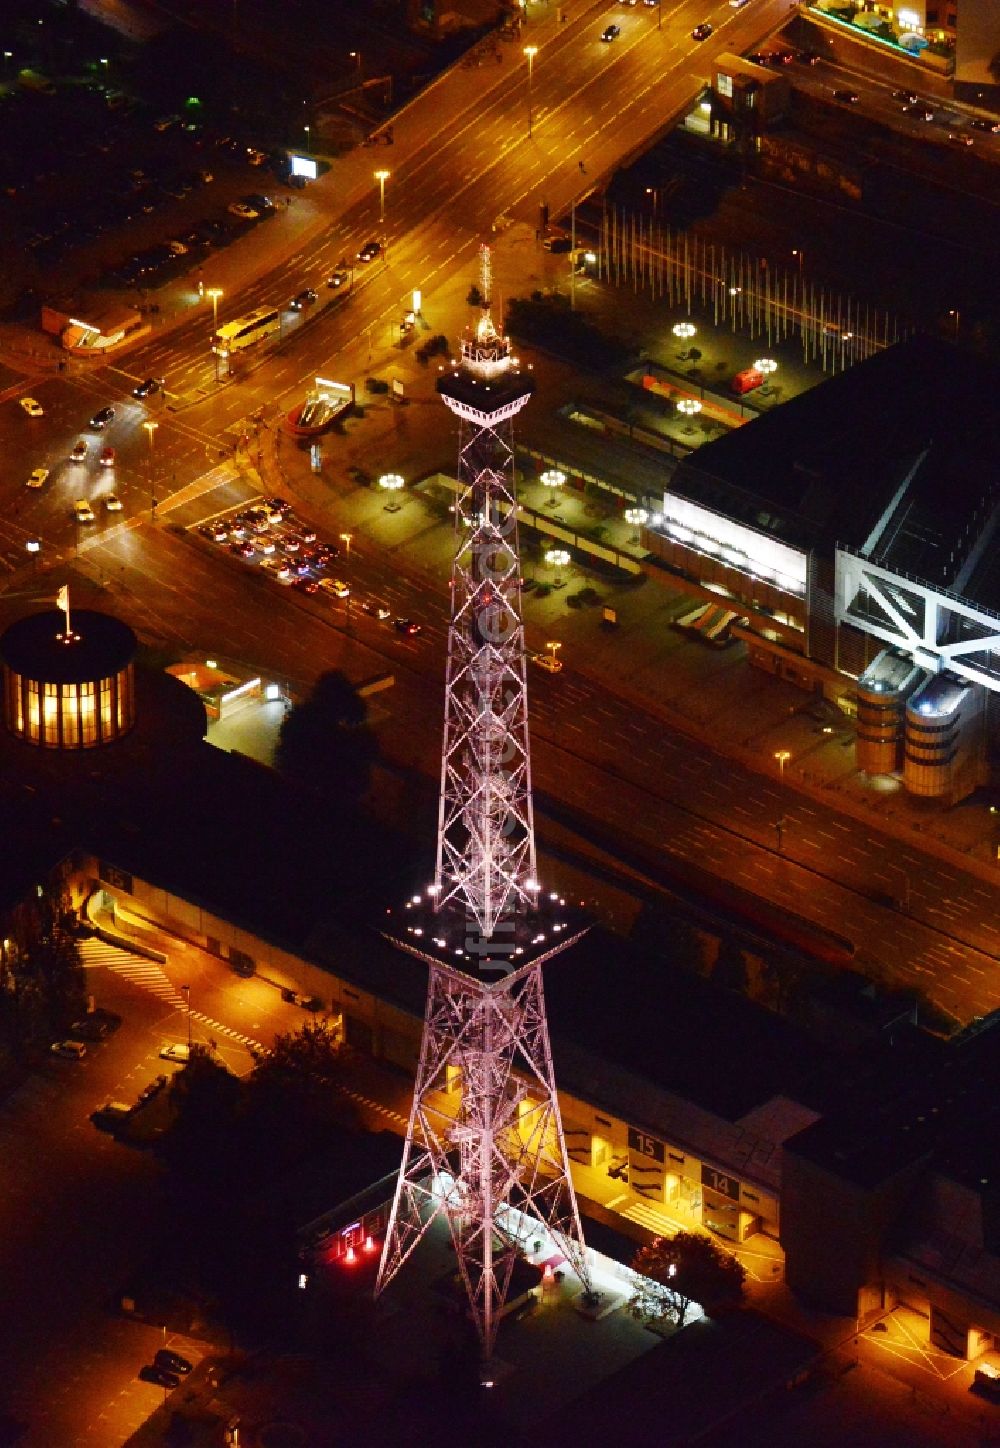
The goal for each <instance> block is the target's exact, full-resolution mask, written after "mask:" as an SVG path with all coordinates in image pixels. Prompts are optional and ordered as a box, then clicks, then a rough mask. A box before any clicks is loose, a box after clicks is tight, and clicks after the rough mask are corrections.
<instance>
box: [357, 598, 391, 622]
mask: <svg viewBox="0 0 1000 1448" xmlns="http://www.w3.org/2000/svg"><path fill="white" fill-rule="evenodd" d="M361 612H362V613H370V614H371V616H372V618H377V619H379V620H380V621H384V620H385V619H387V618H388V617H389V615H390V613H391V609H388V608H386V606H385V604H384V603H379V601H378V599H377V598H364V599H362V600H361Z"/></svg>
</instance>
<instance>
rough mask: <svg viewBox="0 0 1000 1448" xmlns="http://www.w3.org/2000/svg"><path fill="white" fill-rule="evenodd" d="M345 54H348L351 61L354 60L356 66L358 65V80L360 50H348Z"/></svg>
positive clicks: (359, 77)
mask: <svg viewBox="0 0 1000 1448" xmlns="http://www.w3.org/2000/svg"><path fill="white" fill-rule="evenodd" d="M347 55H348V58H349V59H350V60H353V61H356V62H357V67H358V80H360V79H361V51H360V50H349V51H348V52H347Z"/></svg>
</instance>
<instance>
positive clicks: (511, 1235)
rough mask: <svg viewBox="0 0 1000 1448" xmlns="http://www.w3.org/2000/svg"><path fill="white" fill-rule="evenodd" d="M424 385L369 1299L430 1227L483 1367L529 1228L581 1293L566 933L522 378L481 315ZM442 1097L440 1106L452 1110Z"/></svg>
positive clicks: (528, 389)
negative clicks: (428, 558)
mask: <svg viewBox="0 0 1000 1448" xmlns="http://www.w3.org/2000/svg"><path fill="white" fill-rule="evenodd" d="M480 290H481V293H482V309H481V315H480V317H479V319H478V321H477V324H476V326H475V328H474V330H473V331H472V332H471V334H470V335H469V336H468V337H467V338H466V340H465V342H464V343H463V345H462V356H461V361H460V363H458V364H457V365H454V366H453V370H452V371H451V372H450V373H448V374H446V375H445V376H443V377H442V378H441V379H440V381H439V382H438V391H439V392H440V394H441V396H442V397H443V399H444V401H445V403H446V405H447V406H448V407H449V408H450V409H451V411H452V412H454V413H455V414H456V416H457V417H458V419H459V450H458V482H459V488H458V496H457V503H456V507H455V553H454V563H453V567H452V579H451V625H450V628H449V631H448V663H447V675H446V689H445V711H444V741H443V749H442V762H441V796H440V813H439V822H438V842H437V865H436V870H435V877H434V883H433V884H432V885H431V886H430V887H429V888H428V890H427V892H426V894H425V895H422V896H415V897H414V898H413V899H412V900H411V901H410V902H409V903H408V905H407V910H406V918H405V920H404V921H403V923H402V925H401V927H400V929H399V930H398V931H396V932H387V933H389V934H390V935H391V938H392V939H393V940H394V941H395V942H396V943H397V944H398V945H400V946H401V947H402V948H403V949H405V950H408V951H410V952H412V953H413V954H415V955H417V956H419V957H420V959H422V960H425V961H426V962H427V965H428V966H429V969H430V979H429V983H428V990H427V1008H426V1014H425V1019H424V1034H423V1042H422V1045H421V1052H420V1064H419V1067H418V1070H417V1079H416V1084H415V1087H414V1095H413V1106H412V1109H411V1112H410V1119H409V1125H408V1129H407V1136H406V1145H405V1148H404V1152H403V1162H402V1166H401V1168H400V1173H399V1179H398V1182H397V1184H396V1194H395V1198H394V1200H393V1205H392V1213H391V1216H390V1220H389V1226H388V1230H387V1233H386V1240H385V1246H384V1249H383V1252H382V1261H381V1264H380V1267H379V1275H378V1284H377V1287H376V1292H377V1293H380V1292H381V1291H382V1290H383V1289H384V1288H385V1286H386V1285H387V1284H388V1283H389V1282H390V1281H391V1280H392V1278H393V1277H394V1276H395V1274H396V1273H397V1272H398V1271H399V1269H400V1267H401V1266H402V1265H403V1263H404V1262H405V1261H406V1259H407V1258H408V1257H409V1256H410V1254H411V1252H412V1251H413V1250H414V1248H415V1247H416V1245H417V1243H418V1242H419V1241H420V1239H421V1237H422V1236H423V1235H424V1233H425V1232H426V1231H427V1229H428V1227H429V1226H430V1224H431V1222H432V1221H433V1220H434V1219H435V1217H437V1216H438V1215H439V1214H440V1213H444V1214H445V1215H446V1216H447V1220H448V1224H449V1227H450V1230H451V1236H452V1241H453V1243H454V1247H455V1252H456V1257H457V1262H458V1267H459V1271H460V1273H461V1276H462V1279H463V1281H464V1285H465V1289H466V1292H467V1294H468V1298H469V1304H470V1308H471V1314H472V1317H473V1320H474V1322H475V1326H476V1330H477V1332H478V1334H479V1339H480V1344H481V1347H482V1351H483V1356H484V1358H487V1359H488V1358H489V1357H490V1355H491V1353H492V1349H493V1343H494V1339H495V1335H496V1330H497V1325H498V1321H499V1316H500V1312H501V1310H502V1308H503V1304H504V1301H505V1299H506V1296H507V1291H508V1288H509V1285H510V1280H511V1274H512V1271H513V1268H514V1263H515V1260H516V1258H517V1256H518V1255H519V1254H520V1253H521V1252H522V1251H523V1250H524V1247H525V1243H526V1241H527V1240H528V1239H529V1238H533V1237H537V1236H538V1235H539V1229H540V1228H545V1229H546V1230H547V1231H548V1233H549V1235H550V1237H551V1239H552V1241H553V1243H554V1245H555V1246H556V1248H557V1249H558V1251H559V1252H561V1254H562V1255H563V1256H564V1257H565V1258H566V1259H567V1261H568V1263H569V1265H570V1266H571V1267H572V1269H573V1271H574V1272H575V1273H576V1274H577V1276H578V1277H579V1278H580V1280H581V1281H582V1283H583V1285H584V1288H585V1289H587V1290H589V1287H590V1279H589V1273H588V1269H587V1262H586V1253H585V1248H584V1242H583V1234H582V1231H581V1227H580V1217H579V1212H578V1210H577V1204H576V1197H575V1194H574V1191H573V1183H572V1179H571V1177H570V1172H569V1159H568V1157H567V1153H566V1142H565V1138H564V1136H563V1129H562V1122H561V1119H560V1114H559V1104H558V1100H557V1097H556V1086H555V1077H554V1073H553V1068H552V1053H551V1049H550V1045H549V1034H548V1026H547V1023H546V1018H545V998H544V994H543V991H542V966H543V964H544V963H545V962H546V961H547V960H550V959H551V958H552V957H553V956H554V955H557V954H559V953H560V952H561V951H563V950H565V949H566V947H567V946H568V945H570V944H571V943H572V942H573V941H574V940H576V939H578V938H579V936H580V934H582V933H583V932H582V929H581V928H580V927H578V926H577V927H574V926H573V925H571V924H570V922H569V920H568V918H567V912H566V909H565V902H564V901H562V900H560V899H559V898H558V897H557V896H556V895H554V894H550V893H547V892H546V893H543V892H542V891H541V890H540V887H539V885H538V882H537V880H536V878H535V830H534V818H533V814H532V803H531V759H530V752H529V742H528V701H527V683H526V679H525V655H524V629H523V624H522V619H521V582H520V559H519V556H518V544H517V506H516V498H515V484H514V451H513V420H514V418H515V417H516V416H517V414H518V413H519V412H520V410H521V408H522V407H523V406H524V405H525V403H526V402H527V401H528V399H529V397H530V396H531V393H532V391H533V388H534V384H533V379H532V378H531V377H530V375H529V374H527V373H525V372H522V371H521V370H520V367H519V366H518V363H517V360H516V358H514V357H513V356H512V354H511V350H510V343H509V341H508V339H507V338H505V337H503V336H501V335H500V334H499V333H498V332H497V330H496V328H495V326H494V324H493V321H492V317H491V315H490V302H489V297H490V253H489V248H488V247H485V246H484V247H483V248H482V252H481V280H480ZM456 1097H457V1101H456Z"/></svg>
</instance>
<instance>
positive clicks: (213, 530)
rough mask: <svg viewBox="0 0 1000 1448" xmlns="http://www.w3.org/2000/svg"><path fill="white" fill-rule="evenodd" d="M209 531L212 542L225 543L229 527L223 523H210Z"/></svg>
mask: <svg viewBox="0 0 1000 1448" xmlns="http://www.w3.org/2000/svg"><path fill="white" fill-rule="evenodd" d="M209 533H210V535H211V538H212V542H213V543H225V541H226V539H227V538H228V537H229V529H228V528H227V527H226V525H225V523H210V524H209Z"/></svg>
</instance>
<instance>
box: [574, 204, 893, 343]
mask: <svg viewBox="0 0 1000 1448" xmlns="http://www.w3.org/2000/svg"><path fill="white" fill-rule="evenodd" d="M597 273H598V276H599V278H601V279H602V280H603V281H606V282H609V283H610V284H612V285H614V286H627V285H629V284H630V283H631V285H632V288H633V290H634V291H636V292H640V291H648V292H649V293H650V294H651V295H652V297H653V298H654V299H664V300H666V301H667V302H668V304H669V305H670V306H672V307H681V308H683V309H684V310H685V311H686V312H687V313H689V314H690V313H691V312H692V311H694V310H696V309H697V310H699V311H701V312H702V313H705V312H709V311H710V312H711V313H712V317H713V321H714V324H715V325H716V326H717V327H718V326H720V325H722V326H724V325H729V326H731V328H732V330H733V332H736V331H740V332H746V333H749V335H750V337H751V338H753V337H761V338H763V339H765V340H766V341H767V342H768V343H769V344H776V343H778V342H782V341H784V340H785V339H786V338H788V337H792V336H796V335H797V336H798V337H799V338H800V339H801V344H802V356H803V360H804V361H805V362H819V364H820V366H821V367H822V368H823V370H824V371H830V372H837V371H840V370H841V369H842V368H844V367H849V366H851V365H853V364H854V363H855V362H860V361H863V360H864V359H865V358H866V357H871V356H872V355H873V354H874V353H876V352H879V351H881V350H883V349H884V348H885V347H889V346H891V345H892V344H893V343H894V342H898V341H899V340H900V338H901V336H903V335H905V332H901V331H900V328H899V324H898V321H897V319H896V318H895V317H894V316H893V315H892V314H891V313H890V312H888V311H885V310H879V309H878V308H876V307H871V306H869V305H868V304H867V303H862V302H859V301H858V300H857V299H856V298H855V297H851V296H849V295H844V294H843V293H841V292H833V291H830V290H828V289H826V288H823V287H817V286H816V285H815V284H814V283H813V282H811V281H810V280H809V279H808V277H805V276H803V275H802V271H801V268H796V269H795V270H792V271H789V270H787V269H785V268H781V267H774V266H772V265H770V263H768V262H767V261H766V259H764V258H760V257H751V256H748V255H747V254H746V253H745V252H731V251H729V250H728V249H727V248H726V247H724V246H717V245H716V244H715V243H714V242H708V241H705V240H703V239H702V238H701V237H699V236H691V235H689V234H688V233H687V232H677V231H674V230H672V229H671V228H670V227H669V226H664V225H662V224H661V223H659V222H658V221H657V220H656V219H655V218H651V217H645V216H641V215H639V216H637V215H635V214H634V213H632V212H626V211H624V210H620V209H619V208H618V207H616V206H605V208H604V211H603V215H602V219H601V229H600V241H599V245H598V247H597Z"/></svg>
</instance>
